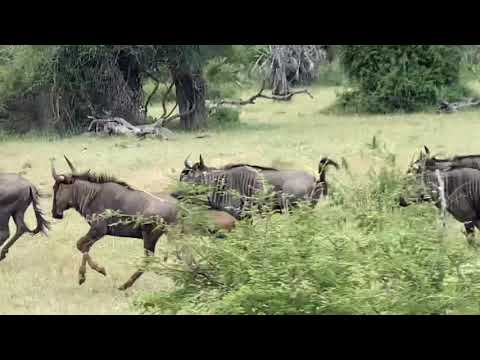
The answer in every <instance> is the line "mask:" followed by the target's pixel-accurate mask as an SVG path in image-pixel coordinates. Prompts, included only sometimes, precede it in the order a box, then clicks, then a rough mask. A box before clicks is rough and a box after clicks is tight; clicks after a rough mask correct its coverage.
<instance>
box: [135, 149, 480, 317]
mask: <svg viewBox="0 0 480 360" xmlns="http://www.w3.org/2000/svg"><path fill="white" fill-rule="evenodd" d="M375 151H377V150H375ZM384 155H385V156H384V158H385V159H387V158H388V159H389V161H386V162H384V165H383V166H381V167H380V168H379V169H377V170H373V169H372V171H371V172H370V177H369V180H368V182H367V183H364V182H360V181H358V182H357V181H352V183H351V184H348V185H346V184H345V185H342V186H338V185H337V186H335V189H334V190H333V191H332V196H331V199H330V201H329V202H328V203H327V204H324V205H320V207H319V208H318V209H316V210H312V209H310V208H300V209H298V210H297V211H292V212H291V213H290V215H289V216H284V215H279V214H269V215H267V216H264V217H258V216H255V217H254V218H253V221H252V223H249V222H242V223H239V224H238V226H237V228H236V229H235V230H234V231H233V232H232V233H230V234H229V235H228V238H227V240H225V241H218V240H212V239H211V238H209V237H191V238H187V239H185V238H183V242H182V241H181V243H182V244H184V245H185V246H186V248H188V249H190V251H191V254H194V257H195V259H196V260H197V263H198V264H197V265H198V266H197V267H196V268H195V271H185V268H184V267H183V265H182V264H165V263H163V262H157V263H156V264H155V265H154V267H153V268H152V269H154V270H155V271H157V272H158V273H159V274H163V275H168V276H170V277H171V278H172V279H173V280H174V282H175V290H173V291H172V292H163V293H156V294H147V295H145V296H142V297H140V298H138V299H137V300H136V301H135V306H136V307H137V308H138V309H139V310H140V311H142V312H153V313H172V314H449V313H478V311H479V310H480V306H479V304H480V302H479V300H480V283H479V280H480V266H479V264H478V262H477V261H476V260H475V254H474V253H473V251H471V250H470V249H469V248H468V247H467V245H466V241H461V240H463V239H455V240H456V241H455V242H449V241H447V239H445V238H444V235H443V232H442V231H441V230H442V229H441V227H440V225H439V221H438V211H437V209H436V208H434V207H433V206H432V205H419V206H411V207H408V208H399V206H398V204H397V201H398V200H397V199H398V195H399V194H400V193H401V192H402V189H403V186H404V185H403V184H404V181H403V175H402V173H400V172H399V171H398V170H397V169H396V168H395V167H394V157H393V156H391V154H388V153H385V154H384ZM458 236H461V235H460V234H458ZM179 241H180V239H179Z"/></svg>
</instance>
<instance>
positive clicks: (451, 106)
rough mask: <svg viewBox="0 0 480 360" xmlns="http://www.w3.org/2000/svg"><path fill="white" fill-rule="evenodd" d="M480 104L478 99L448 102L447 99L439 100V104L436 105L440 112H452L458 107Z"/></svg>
mask: <svg viewBox="0 0 480 360" xmlns="http://www.w3.org/2000/svg"><path fill="white" fill-rule="evenodd" d="M479 105H480V100H476V101H475V100H473V99H467V100H465V101H459V102H454V103H449V102H447V101H441V102H440V105H439V107H438V112H441V113H447V114H448V113H453V112H457V111H458V110H459V109H462V108H466V107H474V106H479Z"/></svg>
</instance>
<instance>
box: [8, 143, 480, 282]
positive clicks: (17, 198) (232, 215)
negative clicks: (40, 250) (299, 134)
mask: <svg viewBox="0 0 480 360" xmlns="http://www.w3.org/2000/svg"><path fill="white" fill-rule="evenodd" d="M424 150H425V151H421V153H420V156H419V158H418V159H417V160H416V161H414V162H412V163H411V164H410V166H409V169H408V172H407V173H408V174H411V175H413V177H414V179H415V182H416V184H417V185H418V186H416V188H415V192H414V193H412V194H408V195H405V196H402V197H400V199H399V205H400V206H408V205H410V204H412V203H417V202H421V201H433V202H434V203H435V205H436V206H440V203H441V196H442V194H440V193H439V185H440V184H439V180H440V181H441V182H442V183H443V184H444V194H443V195H444V199H446V205H447V206H446V208H447V211H448V212H449V213H450V214H451V215H452V216H453V217H454V218H455V219H457V220H458V221H460V222H462V223H463V224H464V226H465V230H466V234H467V239H468V240H469V242H470V243H471V244H474V242H473V237H474V228H475V227H477V228H478V229H480V155H467V156H455V157H452V158H448V159H438V158H436V157H434V156H431V154H430V151H429V149H428V148H427V147H426V146H425V148H424ZM65 160H66V162H67V164H68V166H69V168H70V170H71V173H70V174H58V173H57V171H56V170H55V166H54V163H53V161H52V165H51V172H52V177H53V180H54V185H53V203H52V217H53V218H55V219H62V218H63V214H64V212H65V211H67V210H69V209H75V210H76V211H77V212H78V213H79V214H80V215H81V216H82V217H84V218H85V219H86V221H87V222H88V224H89V225H90V229H89V231H88V233H87V234H86V235H84V236H83V237H82V238H80V240H78V242H77V248H78V250H79V251H80V252H81V253H82V260H81V265H80V268H79V284H82V283H84V282H85V278H86V266H87V264H88V265H89V267H90V268H92V269H93V270H95V271H97V272H99V273H101V274H103V275H106V270H105V268H104V267H103V266H101V265H99V264H98V263H96V262H95V261H94V260H93V259H92V257H91V255H90V254H89V251H90V249H91V247H92V246H93V244H94V243H95V242H97V241H98V240H100V239H101V238H102V237H104V236H105V235H111V236H117V237H130V238H139V239H143V244H144V250H145V255H146V256H152V255H153V254H154V252H155V246H156V244H157V241H158V240H159V238H160V237H161V236H162V235H163V234H164V233H165V232H167V229H168V227H169V226H175V225H177V224H178V223H179V202H180V201H181V199H182V198H183V197H184V196H185V194H183V193H182V191H176V192H174V193H171V194H155V195H154V194H150V193H147V192H145V191H142V190H138V189H134V188H133V187H131V186H130V185H128V184H127V183H125V182H122V181H119V180H117V179H115V178H114V177H112V176H108V175H104V174H101V175H96V174H94V173H92V172H91V171H90V170H89V171H86V172H79V171H78V170H77V169H76V168H75V166H74V165H73V164H72V162H71V161H70V160H69V159H68V158H67V157H66V156H65ZM330 165H331V166H333V167H335V168H337V169H338V168H339V166H338V164H337V163H336V162H335V161H333V160H331V159H329V158H322V159H321V160H320V163H319V168H318V178H316V177H315V176H313V175H311V174H309V173H307V172H305V171H298V170H279V169H275V168H271V167H264V166H259V165H252V164H227V165H225V166H223V167H221V168H214V167H209V166H207V165H206V164H205V162H204V159H203V158H202V156H200V158H199V161H198V162H196V163H195V164H192V163H191V162H189V160H188V157H187V159H186V160H185V162H184V169H183V170H182V172H181V174H180V177H179V180H180V182H181V183H185V184H190V185H193V186H197V187H200V185H201V186H205V187H206V188H207V189H208V190H207V192H206V195H205V202H206V203H207V204H208V210H207V211H206V212H205V215H206V216H207V218H209V220H211V222H212V223H213V225H214V228H215V229H221V230H224V231H226V232H229V231H231V230H232V229H233V228H234V227H235V223H236V222H237V221H245V220H246V219H248V218H250V217H251V214H252V213H253V212H262V211H263V209H265V208H264V207H263V205H264V204H263V202H262V201H259V195H260V194H269V195H270V197H269V199H270V202H269V207H268V209H269V210H272V211H274V212H280V213H288V212H289V211H290V210H293V209H295V208H296V207H297V206H298V205H299V204H301V203H306V204H307V205H309V206H311V207H312V208H313V207H315V206H316V205H317V204H318V202H319V201H320V200H321V199H322V198H324V197H326V196H327V195H328V183H327V180H326V170H327V168H328V167H329V166H330ZM437 170H438V171H437ZM439 177H440V179H439ZM40 196H41V194H40V193H39V191H38V189H37V188H36V187H35V185H33V184H32V183H30V182H29V181H28V180H26V179H24V178H23V177H21V176H19V175H17V174H0V247H1V251H0V260H3V259H5V257H6V255H7V253H8V251H9V249H10V247H11V246H12V245H13V244H14V243H15V242H16V241H17V240H18V239H19V238H20V237H21V236H22V235H23V234H25V233H30V234H33V235H35V234H39V233H45V234H46V233H47V231H48V230H49V228H50V222H49V221H47V220H46V218H45V215H44V213H43V212H42V210H41V209H40V207H39V198H40ZM30 205H32V206H33V209H34V213H35V217H36V220H37V227H36V228H35V229H34V230H30V229H29V228H28V227H27V225H26V224H25V221H24V214H25V212H26V210H27V208H28V207H29V206H30ZM109 211H110V215H109V216H106V214H107V213H108V212H109ZM138 216H140V217H143V218H145V219H152V218H154V219H156V221H145V222H143V223H140V224H138V223H134V222H128V221H124V218H125V217H138ZM10 218H12V219H13V221H14V222H15V225H16V232H15V234H14V235H13V237H12V238H11V239H10V240H8V239H9V237H10V232H9V226H8V224H9V220H10ZM159 224H160V225H159ZM7 240H8V241H7ZM142 274H143V270H142V269H139V270H138V271H136V272H135V273H134V274H133V275H132V276H131V277H130V278H129V279H128V280H127V281H126V282H125V283H124V284H123V285H122V286H121V287H120V290H125V289H127V288H129V287H130V286H132V285H133V283H134V282H135V281H136V280H137V279H138V278H139V277H140V276H141V275H142Z"/></svg>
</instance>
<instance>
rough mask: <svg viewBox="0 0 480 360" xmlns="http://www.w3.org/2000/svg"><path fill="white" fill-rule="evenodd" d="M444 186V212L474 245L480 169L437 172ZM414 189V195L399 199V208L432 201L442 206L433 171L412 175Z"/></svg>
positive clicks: (479, 222)
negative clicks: (455, 221)
mask: <svg viewBox="0 0 480 360" xmlns="http://www.w3.org/2000/svg"><path fill="white" fill-rule="evenodd" d="M439 175H440V176H441V179H442V180H443V183H444V187H445V189H444V195H445V200H446V205H447V208H446V210H447V211H448V212H449V213H450V214H451V215H452V216H453V217H454V218H455V219H456V220H457V221H459V222H462V223H463V224H464V227H465V232H466V235H467V240H468V242H469V243H470V244H471V245H475V244H474V234H475V227H477V229H479V230H480V170H477V169H472V168H455V169H452V170H446V171H439ZM415 180H416V185H417V186H416V187H415V188H414V193H413V194H408V195H407V196H402V197H400V206H409V205H410V204H412V203H418V202H425V201H433V202H434V203H435V206H437V207H440V206H441V197H440V196H441V194H440V192H439V181H438V177H437V174H436V172H435V171H430V170H425V171H423V172H422V173H420V174H416V175H415Z"/></svg>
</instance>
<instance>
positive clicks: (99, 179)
mask: <svg viewBox="0 0 480 360" xmlns="http://www.w3.org/2000/svg"><path fill="white" fill-rule="evenodd" d="M72 177H73V178H74V179H75V180H84V181H88V182H91V183H95V184H106V183H114V184H117V185H120V186H123V187H125V188H127V189H129V190H135V189H134V188H132V187H131V186H130V185H128V184H127V183H126V182H124V181H121V180H118V179H117V178H115V176H112V175H108V174H104V173H103V174H95V173H93V172H91V171H90V170H89V171H86V172H84V173H81V174H74V175H72Z"/></svg>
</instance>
